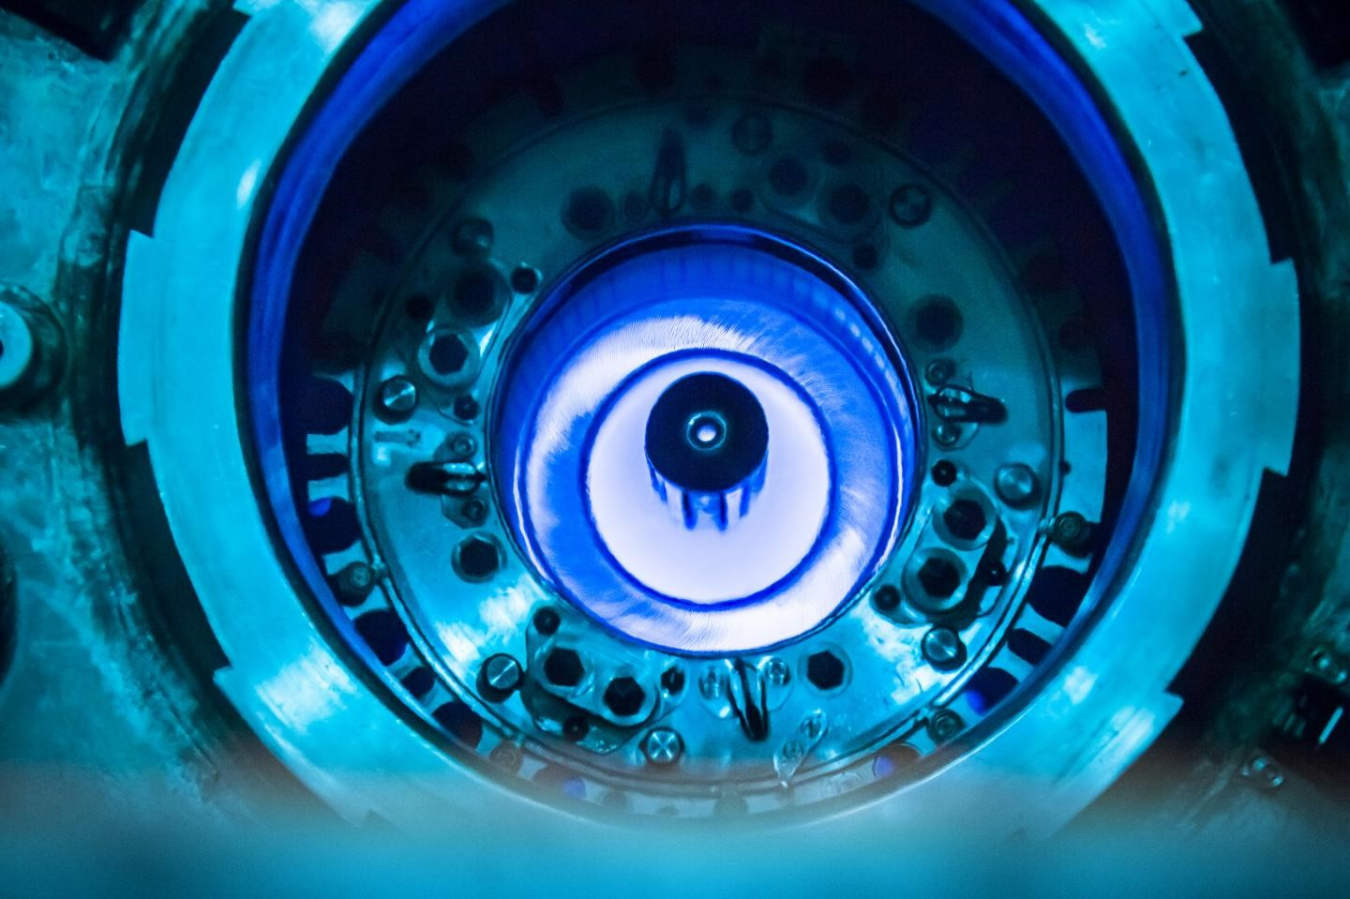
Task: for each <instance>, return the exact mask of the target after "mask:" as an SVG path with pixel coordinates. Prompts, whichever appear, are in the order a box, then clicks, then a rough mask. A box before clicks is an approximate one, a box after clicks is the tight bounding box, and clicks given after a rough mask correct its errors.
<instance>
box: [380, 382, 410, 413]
mask: <svg viewBox="0 0 1350 899" xmlns="http://www.w3.org/2000/svg"><path fill="white" fill-rule="evenodd" d="M379 401H380V410H381V411H382V412H384V413H385V414H386V415H388V416H390V417H393V418H403V417H405V416H408V415H411V414H412V412H413V410H414V409H416V408H417V385H416V384H414V383H413V382H412V381H411V380H409V379H408V378H405V377H404V376H402V375H397V376H395V377H392V378H390V379H389V380H387V381H385V382H384V383H383V384H381V385H380V400H379Z"/></svg>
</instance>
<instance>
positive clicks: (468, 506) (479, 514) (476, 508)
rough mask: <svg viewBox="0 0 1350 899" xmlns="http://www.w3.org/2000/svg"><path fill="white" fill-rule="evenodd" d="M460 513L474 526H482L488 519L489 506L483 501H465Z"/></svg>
mask: <svg viewBox="0 0 1350 899" xmlns="http://www.w3.org/2000/svg"><path fill="white" fill-rule="evenodd" d="M459 511H460V512H461V513H462V514H463V515H464V518H465V520H466V521H470V522H473V523H474V524H482V523H483V521H484V520H485V519H486V518H487V513H488V506H487V503H485V502H483V501H482V500H481V499H469V500H465V501H464V505H463V506H460V509H459Z"/></svg>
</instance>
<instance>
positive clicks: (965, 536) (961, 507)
mask: <svg viewBox="0 0 1350 899" xmlns="http://www.w3.org/2000/svg"><path fill="white" fill-rule="evenodd" d="M942 521H943V523H944V524H945V525H947V531H948V532H949V533H950V534H951V535H952V536H953V537H955V538H956V539H958V540H974V539H975V538H976V537H979V536H980V534H982V533H984V528H985V525H987V524H988V523H989V519H988V518H987V517H986V516H985V514H984V509H983V508H982V507H981V506H980V504H979V503H977V502H975V501H974V500H971V499H958V500H957V501H956V502H954V503H952V504H951V505H950V506H948V507H947V509H946V511H944V512H943V513H942Z"/></svg>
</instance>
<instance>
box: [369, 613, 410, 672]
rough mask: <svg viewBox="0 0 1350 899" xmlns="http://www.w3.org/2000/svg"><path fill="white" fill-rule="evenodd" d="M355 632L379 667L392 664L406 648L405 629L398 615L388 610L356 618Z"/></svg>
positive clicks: (406, 633) (406, 635)
mask: <svg viewBox="0 0 1350 899" xmlns="http://www.w3.org/2000/svg"><path fill="white" fill-rule="evenodd" d="M356 632H357V633H358V634H360V635H361V639H362V640H363V641H365V644H366V645H367V646H369V647H370V651H371V652H373V653H375V658H377V659H379V660H380V664H381V665H392V664H394V663H395V662H397V661H398V660H399V657H400V656H402V655H403V651H404V650H405V649H407V648H408V631H407V628H405V627H404V626H403V622H402V621H401V620H399V617H398V613H397V612H394V611H392V610H390V609H377V610H376V611H374V612H367V613H366V614H364V615H362V616H361V617H360V618H357V619H356Z"/></svg>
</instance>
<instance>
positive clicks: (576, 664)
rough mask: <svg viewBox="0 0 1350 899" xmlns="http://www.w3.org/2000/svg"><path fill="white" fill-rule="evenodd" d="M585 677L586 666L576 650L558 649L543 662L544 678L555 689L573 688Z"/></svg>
mask: <svg viewBox="0 0 1350 899" xmlns="http://www.w3.org/2000/svg"><path fill="white" fill-rule="evenodd" d="M585 676H586V666H585V665H583V664H582V663H581V656H579V655H577V652H576V650H573V649H564V648H562V647H559V648H557V649H554V650H553V651H552V652H550V653H549V654H548V658H547V659H545V660H544V677H546V678H548V682H549V683H551V684H553V685H554V686H555V687H567V688H571V687H575V686H576V685H577V684H579V683H581V679H582V678H583V677H585Z"/></svg>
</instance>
